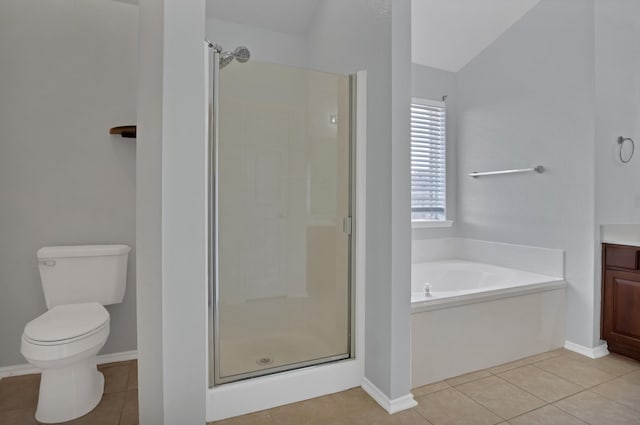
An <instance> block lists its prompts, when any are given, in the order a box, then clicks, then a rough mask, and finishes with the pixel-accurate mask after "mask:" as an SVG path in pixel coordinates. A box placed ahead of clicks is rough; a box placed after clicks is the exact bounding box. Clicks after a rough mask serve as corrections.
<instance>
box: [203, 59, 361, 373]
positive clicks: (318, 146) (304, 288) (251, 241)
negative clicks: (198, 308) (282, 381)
mask: <svg viewBox="0 0 640 425" xmlns="http://www.w3.org/2000/svg"><path fill="white" fill-rule="evenodd" d="M217 104H218V111H217V112H218V113H217V115H218V120H217V131H218V140H217V149H216V163H217V169H216V170H214V171H215V176H216V179H215V180H216V182H217V184H216V190H215V192H216V193H215V194H214V195H215V208H216V211H215V212H216V213H217V226H216V228H217V232H216V246H217V249H216V250H213V251H212V255H214V256H215V258H214V261H213V267H215V274H214V275H215V277H216V279H215V280H217V282H215V283H216V284H215V285H214V288H213V290H214V299H213V331H214V333H213V348H214V349H213V359H214V362H213V363H214V367H213V372H214V373H213V378H214V380H213V382H214V383H215V384H222V383H226V382H233V381H237V380H240V379H247V378H251V377H255V376H260V375H265V374H270V373H275V372H280V371H283V370H289V369H294V368H299V367H304V366H308V365H313V364H319V363H324V362H328V361H335V360H339V359H344V358H348V357H350V355H351V350H352V347H351V343H350V337H351V287H350V252H351V237H350V226H349V223H350V219H349V217H350V215H351V214H350V205H351V202H350V199H351V190H350V187H351V184H350V179H351V178H350V175H351V174H350V163H351V142H350V141H351V107H350V78H349V77H347V76H340V75H334V74H327V73H321V72H315V71H309V70H303V69H298V68H293V67H288V66H283V65H274V64H268V63H262V62H258V61H254V60H251V61H249V62H247V63H235V62H234V63H231V64H230V65H228V66H227V67H225V68H224V69H223V70H221V71H220V74H219V82H218V99H217Z"/></svg>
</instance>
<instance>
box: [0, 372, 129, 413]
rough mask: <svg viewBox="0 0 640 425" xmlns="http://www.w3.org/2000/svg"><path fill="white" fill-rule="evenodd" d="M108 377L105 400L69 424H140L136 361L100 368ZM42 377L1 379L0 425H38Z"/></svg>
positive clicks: (105, 376) (106, 378) (25, 376)
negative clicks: (36, 417) (37, 408)
mask: <svg viewBox="0 0 640 425" xmlns="http://www.w3.org/2000/svg"><path fill="white" fill-rule="evenodd" d="M98 369H100V371H102V373H103V374H104V378H105V385H104V396H103V397H102V401H100V404H98V407H96V408H95V409H94V410H93V411H91V412H90V413H89V414H87V415H85V416H83V417H81V418H78V419H76V420H73V421H69V422H64V423H65V424H68V425H135V424H137V423H138V364H137V362H136V361H135V360H132V361H127V362H118V363H108V364H104V365H100V366H98ZM39 386H40V375H39V374H36V375H24V376H14V377H9V378H4V379H0V425H32V424H38V422H37V421H36V420H35V418H34V413H35V411H36V404H37V402H38V389H39Z"/></svg>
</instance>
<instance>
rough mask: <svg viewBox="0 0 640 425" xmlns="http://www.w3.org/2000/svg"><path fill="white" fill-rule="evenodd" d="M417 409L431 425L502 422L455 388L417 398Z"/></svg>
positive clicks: (476, 424)
mask: <svg viewBox="0 0 640 425" xmlns="http://www.w3.org/2000/svg"><path fill="white" fill-rule="evenodd" d="M417 409H418V411H419V412H420V414H421V415H422V416H424V417H425V418H426V419H427V420H428V421H429V422H431V423H432V424H433V425H494V424H497V423H500V422H502V418H500V417H498V416H497V415H495V414H494V413H492V412H491V411H489V410H488V409H486V408H485V407H483V406H481V405H479V404H478V403H476V402H475V401H473V400H471V399H470V398H469V397H467V396H465V395H464V394H462V393H461V392H460V391H458V390H456V389H455V388H450V389H447V390H442V391H438V392H435V393H432V394H428V395H426V396H424V397H421V398H419V399H418V407H417Z"/></svg>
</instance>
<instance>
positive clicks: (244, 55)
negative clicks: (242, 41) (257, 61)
mask: <svg viewBox="0 0 640 425" xmlns="http://www.w3.org/2000/svg"><path fill="white" fill-rule="evenodd" d="M233 56H234V57H235V58H236V60H237V61H238V62H240V63H245V62H246V61H248V60H249V58H250V57H251V53H249V49H247V48H246V47H245V46H238V47H237V48H236V50H234V51H233Z"/></svg>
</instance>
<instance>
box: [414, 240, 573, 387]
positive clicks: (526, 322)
mask: <svg viewBox="0 0 640 425" xmlns="http://www.w3.org/2000/svg"><path fill="white" fill-rule="evenodd" d="M473 244H475V245H476V246H477V244H478V241H473ZM492 244H493V243H489V242H488V243H487V245H486V246H485V247H484V248H487V249H485V250H484V251H483V255H485V256H486V255H487V252H490V251H491V249H492ZM494 245H495V244H494ZM501 245H504V244H501ZM499 248H500V250H501V252H502V251H503V250H504V248H505V247H504V246H500V247H499ZM527 248H531V247H527ZM513 250H514V252H515V254H514V255H517V252H518V248H517V247H514V248H513ZM547 251H548V250H547ZM462 252H464V250H463V251H462ZM532 252H533V255H534V256H535V251H531V250H529V251H527V253H528V254H529V255H531V254H532ZM543 254H544V255H550V253H549V252H543ZM558 255H561V256H562V255H563V253H562V252H561V251H559V252H558ZM485 258H486V257H485ZM496 262H500V261H496ZM502 263H503V264H501V265H497V264H490V263H487V262H478V261H470V260H469V259H468V258H462V259H459V258H458V259H444V260H443V259H438V260H433V261H424V260H423V261H418V262H415V261H414V263H413V264H412V278H411V289H412V293H411V355H412V357H411V363H412V387H414V388H415V387H419V386H422V385H426V384H430V383H433V382H437V381H441V380H443V379H447V378H451V377H454V376H458V375H461V374H465V373H468V372H473V371H477V370H481V369H486V368H489V367H493V366H497V365H499V364H503V363H508V362H511V361H515V360H518V359H521V358H524V357H527V356H531V355H534V354H539V353H542V352H545V351H549V350H552V349H555V348H560V347H562V346H563V345H564V339H565V338H564V333H565V298H566V294H565V292H566V285H567V283H566V282H565V280H564V277H563V276H562V275H563V270H559V269H557V268H556V269H553V268H547V269H545V270H543V271H544V272H546V273H536V272H534V271H531V270H521V269H520V268H514V267H505V266H504V260H503V261H502ZM532 263H533V264H535V263H536V260H535V259H533V260H532ZM542 263H544V261H541V264H542ZM523 267H526V266H524V265H523ZM543 268H544V267H543ZM554 274H555V276H554ZM558 275H559V276H558ZM427 283H428V284H429V289H430V290H429V294H428V295H426V294H425V291H424V285H425V284H427Z"/></svg>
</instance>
